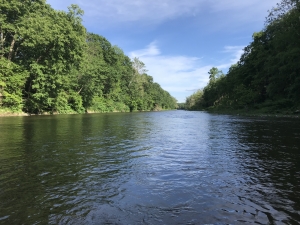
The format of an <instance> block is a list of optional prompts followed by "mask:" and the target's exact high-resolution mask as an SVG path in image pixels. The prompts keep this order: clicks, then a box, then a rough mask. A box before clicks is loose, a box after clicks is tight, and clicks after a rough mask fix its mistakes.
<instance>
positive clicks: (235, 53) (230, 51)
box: [218, 45, 245, 69]
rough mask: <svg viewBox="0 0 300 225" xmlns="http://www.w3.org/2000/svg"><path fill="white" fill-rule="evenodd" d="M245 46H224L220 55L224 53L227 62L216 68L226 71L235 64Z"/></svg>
mask: <svg viewBox="0 0 300 225" xmlns="http://www.w3.org/2000/svg"><path fill="white" fill-rule="evenodd" d="M244 48H245V46H243V45H239V46H225V47H224V50H223V51H222V53H225V54H226V55H228V58H229V60H228V62H225V63H224V64H220V65H219V66H218V68H219V69H228V68H229V67H230V66H231V65H233V64H236V63H237V62H238V61H239V60H240V58H241V55H242V54H243V53H244V50H243V49H244Z"/></svg>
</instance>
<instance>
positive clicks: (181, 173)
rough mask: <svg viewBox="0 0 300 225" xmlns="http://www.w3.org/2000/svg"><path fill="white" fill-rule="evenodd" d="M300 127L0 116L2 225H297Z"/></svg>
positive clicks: (209, 120) (162, 117) (172, 115)
mask: <svg viewBox="0 0 300 225" xmlns="http://www.w3.org/2000/svg"><path fill="white" fill-rule="evenodd" d="M299 148H300V120H299V119H297V118H293V119H292V118H255V117H236V116H226V115H214V114H208V113H205V112H188V111H168V112H149V113H114V114H88V115H58V116H33V117H11V118H0V224H300V149H299Z"/></svg>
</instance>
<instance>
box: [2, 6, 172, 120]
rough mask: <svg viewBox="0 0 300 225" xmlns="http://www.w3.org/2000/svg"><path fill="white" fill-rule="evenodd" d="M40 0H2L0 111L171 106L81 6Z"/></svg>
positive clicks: (169, 99) (167, 97) (139, 64)
mask: <svg viewBox="0 0 300 225" xmlns="http://www.w3.org/2000/svg"><path fill="white" fill-rule="evenodd" d="M68 9H69V10H68V12H64V11H57V10H54V9H53V8H51V6H50V5H48V4H47V3H46V1H45V0H23V1H20V0H2V1H1V4H0V111H1V110H2V111H5V110H8V111H24V112H28V113H37V114H39V113H44V112H48V113H74V112H76V113H82V112H86V111H94V112H111V111H135V110H160V109H173V108H176V106H177V105H176V99H174V98H173V97H172V96H171V95H170V94H169V93H168V92H167V91H165V90H163V89H162V88H161V87H160V85H159V84H158V83H155V82H154V81H153V78H152V77H151V76H149V75H147V74H146V70H145V65H144V63H143V62H141V61H139V59H137V58H135V59H133V60H131V59H130V58H129V57H128V56H126V55H125V54H124V52H123V51H122V50H121V49H120V48H119V47H117V46H112V45H111V43H110V42H109V41H107V40H106V39H105V38H104V37H102V36H100V35H97V34H92V33H88V32H87V31H86V29H85V27H84V26H83V25H82V20H81V16H82V15H83V11H82V10H81V9H80V8H79V7H78V6H77V5H71V6H70V7H69V8H68Z"/></svg>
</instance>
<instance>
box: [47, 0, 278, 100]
mask: <svg viewBox="0 0 300 225" xmlns="http://www.w3.org/2000/svg"><path fill="white" fill-rule="evenodd" d="M47 2H48V4H50V5H51V6H52V7H53V8H54V9H59V10H67V7H68V6H69V5H71V4H77V5H79V6H80V8H81V9H83V10H84V12H85V14H84V16H83V24H84V26H85V27H86V28H87V30H88V31H89V32H93V33H96V34H99V35H102V36H104V37H105V38H107V39H108V40H109V41H110V42H111V43H112V44H113V45H118V46H119V47H120V48H121V49H123V51H124V53H125V54H126V55H128V56H129V57H131V58H133V57H138V58H139V59H140V60H141V61H143V62H144V63H145V64H146V69H147V70H148V74H149V75H151V76H153V78H154V81H155V82H157V83H159V84H160V85H161V87H162V88H164V89H165V90H167V91H169V92H170V94H171V95H172V96H174V97H175V98H176V99H177V100H178V102H185V99H186V97H187V96H189V95H191V94H192V93H193V92H194V91H195V90H197V89H199V88H203V87H204V86H205V85H206V84H207V82H208V73H207V72H208V71H209V70H210V68H212V67H217V68H218V69H220V70H222V71H223V72H225V73H226V72H227V70H228V68H229V67H230V65H232V64H234V63H236V62H237V61H238V60H239V57H240V55H241V53H242V52H243V51H242V49H243V48H244V47H245V46H247V45H248V44H249V43H250V42H251V40H252V34H253V32H257V31H260V30H262V29H263V27H264V21H265V17H266V16H267V15H268V10H270V9H271V8H272V7H275V6H276V3H278V2H279V0H263V1H262V0H186V1H178V0H159V1H151V0H63V1H62V0H47Z"/></svg>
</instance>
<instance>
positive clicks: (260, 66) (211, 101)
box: [184, 0, 300, 114]
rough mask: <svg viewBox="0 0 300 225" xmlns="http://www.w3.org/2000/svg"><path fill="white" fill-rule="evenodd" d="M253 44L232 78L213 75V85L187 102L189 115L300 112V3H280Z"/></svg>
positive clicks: (291, 0)
mask: <svg viewBox="0 0 300 225" xmlns="http://www.w3.org/2000/svg"><path fill="white" fill-rule="evenodd" d="M252 38H253V39H252V42H251V43H250V44H249V45H248V46H246V47H245V48H244V50H243V51H244V52H243V54H242V56H241V57H240V60H239V61H238V62H237V63H236V64H234V65H232V66H231V67H230V68H229V70H228V72H227V74H224V73H223V72H222V71H220V70H219V69H218V68H216V67H213V68H211V69H210V71H209V72H208V75H209V82H208V84H207V85H206V86H205V87H204V88H202V89H199V90H198V91H196V92H195V93H193V94H192V95H191V96H189V97H187V98H186V102H185V105H184V107H185V108H186V109H189V110H212V111H233V112H234V111H245V112H258V113H283V114H285V113H299V112H300V2H299V0H282V1H281V2H280V3H278V4H277V5H276V7H274V8H272V9H271V10H270V11H269V15H268V16H267V18H266V20H265V26H264V28H263V29H262V30H261V31H260V32H255V33H254V34H253V36H252Z"/></svg>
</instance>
